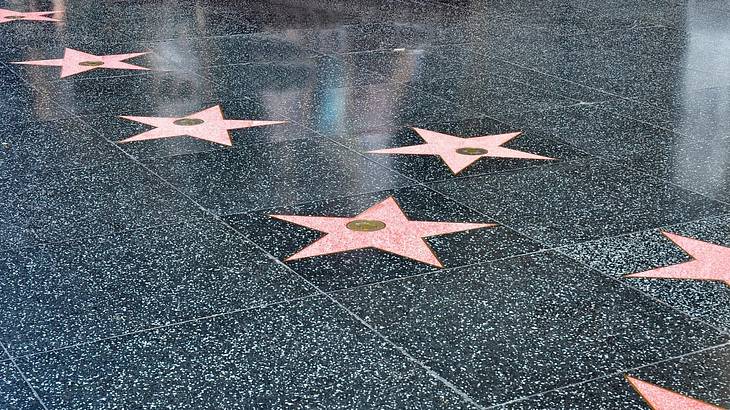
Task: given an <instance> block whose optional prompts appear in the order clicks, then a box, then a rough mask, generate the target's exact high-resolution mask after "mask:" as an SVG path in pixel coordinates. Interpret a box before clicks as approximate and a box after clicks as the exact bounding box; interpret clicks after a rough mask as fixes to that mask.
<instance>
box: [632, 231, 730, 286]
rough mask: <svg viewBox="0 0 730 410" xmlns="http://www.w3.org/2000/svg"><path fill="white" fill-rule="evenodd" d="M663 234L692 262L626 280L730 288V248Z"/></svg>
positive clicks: (654, 270) (648, 272)
mask: <svg viewBox="0 0 730 410" xmlns="http://www.w3.org/2000/svg"><path fill="white" fill-rule="evenodd" d="M662 234H663V235H664V236H666V237H667V238H669V240H671V241H672V242H674V243H675V244H677V246H679V247H680V248H682V250H684V251H685V252H686V253H688V254H689V255H690V256H691V257H692V260H690V261H687V262H683V263H678V264H676V265H671V266H666V267H663V268H656V269H652V270H648V271H645V272H638V273H632V274H629V275H626V276H624V277H625V278H656V279H694V280H713V281H719V282H725V284H726V285H728V286H730V248H727V247H724V246H720V245H715V244H714V243H709V242H703V241H700V240H697V239H692V238H687V237H685V236H679V235H675V234H673V233H669V232H662Z"/></svg>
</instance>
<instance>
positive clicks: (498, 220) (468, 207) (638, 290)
mask: <svg viewBox="0 0 730 410" xmlns="http://www.w3.org/2000/svg"><path fill="white" fill-rule="evenodd" d="M325 138H328V137H325ZM328 139H329V140H330V141H332V142H333V143H337V144H338V145H341V144H339V143H338V142H336V141H334V140H332V139H330V138H328ZM345 148H346V149H349V148H347V147H345ZM350 151H351V152H354V153H355V154H357V155H359V156H361V157H363V158H365V159H367V160H369V161H371V162H374V161H372V160H370V159H368V158H367V157H365V156H364V155H362V154H360V153H358V152H357V151H354V150H350ZM389 169H390V168H389ZM391 171H392V172H395V173H396V174H399V175H401V176H402V177H404V178H407V179H411V180H413V181H415V182H417V183H418V185H419V186H422V187H424V188H425V189H428V190H430V191H432V192H436V193H437V194H439V195H441V196H443V197H445V198H448V199H449V200H451V201H453V202H455V203H458V204H460V205H461V206H463V207H465V208H466V209H469V210H471V211H472V212H475V213H477V214H479V215H484V216H486V217H487V218H490V219H491V220H493V221H495V222H496V223H498V224H499V225H501V226H504V227H506V228H509V229H511V230H512V231H514V232H516V233H518V234H520V235H522V236H524V237H526V238H528V239H530V240H532V241H534V242H536V243H539V244H542V245H546V247H547V248H549V249H548V250H553V251H555V252H557V253H560V254H561V255H563V256H565V257H568V258H569V259H570V260H572V261H575V262H576V263H578V264H579V265H580V266H584V267H586V268H588V269H590V270H592V271H594V272H598V273H599V274H600V275H602V276H604V277H607V278H609V279H611V280H613V281H616V282H617V283H618V284H619V285H620V286H622V287H626V288H629V289H632V290H633V291H635V292H637V293H639V294H641V295H643V296H645V297H646V298H648V299H649V300H652V301H653V302H654V303H658V304H660V305H662V306H665V307H668V308H669V309H670V310H671V311H673V312H675V313H677V314H679V315H681V316H684V317H686V318H688V319H690V320H695V321H697V322H700V323H702V324H704V325H706V326H708V327H710V328H712V329H713V330H715V331H717V332H719V333H720V334H724V335H727V334H728V332H727V331H725V330H723V329H720V328H718V327H717V326H714V325H711V324H709V323H707V322H705V321H704V320H703V319H701V318H698V317H695V316H693V315H690V314H689V313H686V312H683V311H681V310H678V309H677V308H676V307H674V306H672V305H669V304H668V303H666V302H663V301H661V300H659V299H657V298H655V297H652V296H650V295H648V294H647V293H645V292H643V291H642V290H640V289H638V288H637V287H635V286H634V285H632V284H630V283H628V282H625V281H621V280H620V279H619V278H616V277H614V276H612V275H609V274H606V273H604V272H602V271H599V270H597V269H595V268H592V267H590V266H587V265H585V264H584V263H581V262H579V261H576V260H575V259H574V258H572V257H570V256H569V255H566V254H565V253H563V252H561V251H559V250H557V249H559V248H550V247H549V246H548V245H547V244H545V243H544V242H543V241H541V240H538V239H536V238H534V237H532V236H531V235H528V234H526V233H525V232H522V231H521V230H520V229H517V228H516V227H514V226H511V225H509V224H506V223H503V222H501V221H500V219H498V218H495V217H494V216H493V215H490V214H489V213H486V212H482V211H480V210H477V209H475V208H473V207H471V206H469V205H467V204H465V203H463V202H461V201H458V200H457V199H455V198H453V197H451V196H450V195H447V194H446V193H444V192H441V191H439V190H437V189H436V188H433V187H431V186H429V185H426V184H424V183H421V182H419V181H417V180H415V179H413V178H411V177H408V176H407V175H404V174H401V173H399V172H398V171H396V170H393V169H391ZM488 189H489V188H488ZM489 191H490V192H492V193H495V194H496V192H494V191H493V190H491V189H489ZM721 215H724V214H718V215H709V216H706V217H704V218H701V219H706V218H710V217H718V216H721ZM690 222H691V221H690ZM683 223H688V222H684V221H682V222H677V223H673V224H672V225H679V224H683ZM656 228H660V227H655V228H649V229H644V230H642V231H639V232H643V231H646V230H651V229H656ZM599 239H600V238H599Z"/></svg>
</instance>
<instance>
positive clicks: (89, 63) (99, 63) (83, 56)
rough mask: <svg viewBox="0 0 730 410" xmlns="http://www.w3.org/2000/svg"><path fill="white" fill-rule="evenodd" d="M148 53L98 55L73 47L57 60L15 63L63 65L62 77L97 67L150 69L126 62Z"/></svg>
mask: <svg viewBox="0 0 730 410" xmlns="http://www.w3.org/2000/svg"><path fill="white" fill-rule="evenodd" d="M145 54H148V53H131V54H111V55H107V56H97V55H94V54H88V53H84V52H83V51H78V50H74V49H72V48H67V49H65V51H64V53H63V58H61V59H56V60H36V61H18V62H15V63H13V64H29V65H44V66H57V67H61V78H64V77H68V76H70V75H74V74H78V73H83V72H84V71H89V70H94V69H97V68H113V69H120V70H149V68H144V67H140V66H136V65H133V64H129V63H125V62H124V60H127V59H129V58H132V57H139V56H142V55H145Z"/></svg>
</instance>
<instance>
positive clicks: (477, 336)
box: [334, 252, 728, 406]
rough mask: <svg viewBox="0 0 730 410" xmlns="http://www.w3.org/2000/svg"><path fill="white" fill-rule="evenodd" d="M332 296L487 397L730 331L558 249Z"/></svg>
mask: <svg viewBox="0 0 730 410" xmlns="http://www.w3.org/2000/svg"><path fill="white" fill-rule="evenodd" d="M334 295H335V297H336V298H337V299H338V300H340V301H342V303H344V304H345V305H346V306H348V307H349V308H350V309H352V310H353V312H355V313H356V314H357V315H359V316H361V317H362V318H363V319H364V320H365V321H367V322H368V323H371V324H372V325H373V326H374V327H375V328H376V329H377V330H378V331H380V332H381V333H383V334H384V335H385V336H386V337H388V338H390V339H391V340H392V341H393V342H394V343H396V344H398V345H401V346H403V347H404V348H405V349H406V351H408V352H409V353H410V354H412V355H414V356H415V357H416V358H418V359H419V360H422V361H423V362H424V363H425V364H426V365H428V366H431V367H432V368H433V369H434V370H436V371H437V372H439V373H440V374H443V375H444V376H445V377H447V378H448V379H449V380H451V381H452V382H453V383H454V384H455V385H456V386H458V387H459V388H461V389H463V390H464V391H466V392H467V393H468V394H470V395H471V396H472V397H474V398H475V399H477V400H478V401H479V403H480V404H482V405H485V406H488V405H493V404H499V403H501V402H505V401H509V400H512V399H515V398H519V397H522V396H526V395H530V394H534V393H538V392H540V391H544V390H550V389H553V388H556V387H560V386H563V385H566V384H570V383H575V382H577V381H580V380H584V379H588V378H592V377H598V376H600V375H602V374H609V373H612V372H616V371H619V370H621V369H625V368H633V367H636V366H641V365H643V364H648V363H652V362H654V361H657V360H661V359H668V358H671V357H673V356H676V355H679V354H684V353H689V352H692V351H695V350H698V349H701V348H704V347H709V346H714V345H718V344H721V343H723V342H726V341H727V340H728V337H727V335H723V334H721V333H720V332H718V331H716V330H714V329H712V328H711V327H709V326H707V325H704V324H702V323H700V322H698V321H694V320H692V319H691V318H690V317H688V316H685V315H683V314H681V313H678V312H675V311H673V310H671V309H670V308H668V307H666V306H663V305H660V304H657V303H655V302H653V301H651V300H647V299H646V298H644V297H643V296H642V295H641V294H640V293H639V292H637V291H634V290H631V289H629V288H627V287H624V286H621V284H619V283H618V282H616V281H614V280H612V279H609V278H606V277H603V276H600V275H599V274H596V273H595V272H592V271H591V270H589V269H587V268H585V267H582V266H580V265H578V264H576V263H575V262H573V261H571V260H569V259H568V258H566V257H564V256H561V255H559V254H556V253H552V252H547V253H541V254H537V255H533V256H525V257H517V258H511V259H506V260H502V261H497V262H493V263H488V264H481V265H476V266H470V267H465V268H457V269H454V270H450V271H444V272H436V273H434V274H431V275H426V276H422V277H418V278H413V279H405V280H401V281H397V282H390V283H385V284H380V285H372V286H368V287H363V288H359V289H355V290H350V291H342V292H337V293H335V294H334ZM516 295H519V296H518V297H515V296H516Z"/></svg>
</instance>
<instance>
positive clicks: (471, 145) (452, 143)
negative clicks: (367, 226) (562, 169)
mask: <svg viewBox="0 0 730 410" xmlns="http://www.w3.org/2000/svg"><path fill="white" fill-rule="evenodd" d="M413 130H414V131H416V132H417V133H418V135H420V136H421V138H423V140H424V141H426V143H425V144H421V145H410V146H406V147H399V148H389V149H379V150H375V151H369V152H370V153H372V154H403V155H438V156H439V157H441V159H442V160H443V161H444V162H445V163H446V165H448V167H449V168H450V169H451V172H453V173H454V174H455V175H456V174H458V173H459V172H461V171H463V170H464V169H465V168H466V167H468V166H469V165H471V164H472V163H474V162H476V161H477V160H478V159H479V158H483V157H493V158H524V159H548V160H551V159H554V158H549V157H543V156H540V155H535V154H530V153H527V152H522V151H517V150H514V149H509V148H504V147H502V145H503V144H505V143H506V142H507V141H510V140H511V139H513V138H515V137H517V136H518V135H520V134H522V133H521V132H511V133H509V134H498V135H486V136H483V137H474V138H459V137H455V136H453V135H448V134H442V133H439V132H435V131H429V130H424V129H420V128H413Z"/></svg>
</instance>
